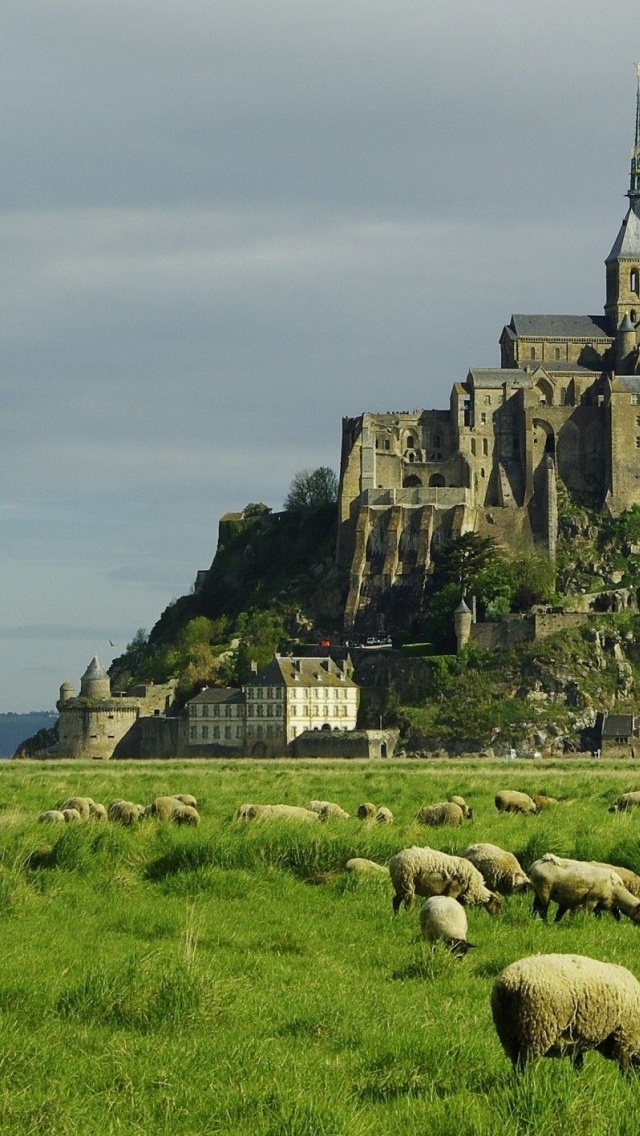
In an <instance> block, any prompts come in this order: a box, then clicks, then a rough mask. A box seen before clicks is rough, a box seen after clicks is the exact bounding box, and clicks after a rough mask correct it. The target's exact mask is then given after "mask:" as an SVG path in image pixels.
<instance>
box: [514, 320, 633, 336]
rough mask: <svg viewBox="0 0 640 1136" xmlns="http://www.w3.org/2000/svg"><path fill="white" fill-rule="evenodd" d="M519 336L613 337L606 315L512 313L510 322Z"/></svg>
mask: <svg viewBox="0 0 640 1136" xmlns="http://www.w3.org/2000/svg"><path fill="white" fill-rule="evenodd" d="M509 326H510V328H511V330H512V331H514V332H515V333H516V335H517V336H524V337H528V336H533V337H536V338H543V339H611V335H610V334H609V326H608V322H607V320H606V318H605V317H604V316H542V315H541V316H538V315H533V316H527V315H512V316H511V322H510V324H509Z"/></svg>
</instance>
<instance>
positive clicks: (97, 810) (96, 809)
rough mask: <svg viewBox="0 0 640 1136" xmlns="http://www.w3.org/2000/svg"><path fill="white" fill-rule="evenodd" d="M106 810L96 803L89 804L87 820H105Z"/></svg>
mask: <svg viewBox="0 0 640 1136" xmlns="http://www.w3.org/2000/svg"><path fill="white" fill-rule="evenodd" d="M106 819H107V810H106V809H105V807H104V805H101V804H98V803H97V802H96V801H92V802H91V806H90V812H89V820H106Z"/></svg>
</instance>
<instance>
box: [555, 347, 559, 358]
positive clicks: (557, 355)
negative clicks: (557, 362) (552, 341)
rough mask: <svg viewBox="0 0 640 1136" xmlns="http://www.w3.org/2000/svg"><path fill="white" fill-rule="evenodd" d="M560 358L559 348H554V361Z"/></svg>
mask: <svg viewBox="0 0 640 1136" xmlns="http://www.w3.org/2000/svg"><path fill="white" fill-rule="evenodd" d="M559 358H560V348H559V347H556V359H559Z"/></svg>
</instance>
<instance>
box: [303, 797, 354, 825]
mask: <svg viewBox="0 0 640 1136" xmlns="http://www.w3.org/2000/svg"><path fill="white" fill-rule="evenodd" d="M304 807H305V809H308V810H309V812H311V813H317V814H318V816H319V817H320V820H349V813H346V812H345V811H344V809H343V808H341V806H340V805H336V804H335V803H334V802H333V801H307V804H306V805H305V806H304Z"/></svg>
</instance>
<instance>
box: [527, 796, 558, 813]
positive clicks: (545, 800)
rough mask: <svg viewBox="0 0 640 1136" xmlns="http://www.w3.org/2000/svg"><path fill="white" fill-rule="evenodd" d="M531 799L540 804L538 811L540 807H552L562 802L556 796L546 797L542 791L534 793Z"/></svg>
mask: <svg viewBox="0 0 640 1136" xmlns="http://www.w3.org/2000/svg"><path fill="white" fill-rule="evenodd" d="M531 800H532V801H533V803H534V805H537V806H538V812H539V811H540V809H552V808H553V806H554V805H559V804H560V802H559V801H558V800H557V798H556V797H544V796H541V794H540V793H536V794H534V796H533V797H532V798H531Z"/></svg>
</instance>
